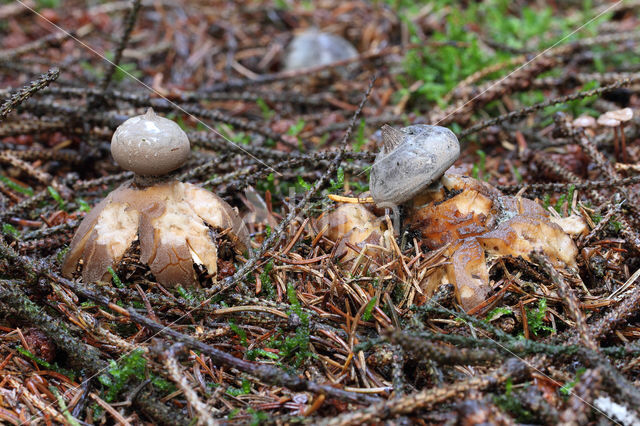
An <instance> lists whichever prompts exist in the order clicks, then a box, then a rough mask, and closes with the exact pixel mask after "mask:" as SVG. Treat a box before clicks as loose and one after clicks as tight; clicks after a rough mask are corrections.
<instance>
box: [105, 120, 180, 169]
mask: <svg viewBox="0 0 640 426" xmlns="http://www.w3.org/2000/svg"><path fill="white" fill-rule="evenodd" d="M190 154H191V147H190V145H189V138H187V134H186V133H185V132H184V131H183V130H182V129H181V128H180V126H178V124H177V123H175V122H173V121H171V120H169V119H167V118H164V117H160V116H158V115H156V114H155V113H154V112H153V109H152V108H149V110H148V111H147V113H146V114H144V115H138V116H136V117H132V118H130V119H128V120H127V121H125V122H124V123H122V124H121V125H120V126H119V127H118V128H117V129H116V131H115V132H114V134H113V138H112V139H111V155H113V159H114V160H115V161H116V163H118V165H119V166H120V167H122V168H123V169H125V170H131V171H132V172H134V173H136V174H138V175H141V176H160V175H164V174H166V173H169V172H171V171H173V170H175V169H177V168H179V167H180V166H182V165H183V164H184V163H185V162H186V161H187V160H188V159H189V155H190Z"/></svg>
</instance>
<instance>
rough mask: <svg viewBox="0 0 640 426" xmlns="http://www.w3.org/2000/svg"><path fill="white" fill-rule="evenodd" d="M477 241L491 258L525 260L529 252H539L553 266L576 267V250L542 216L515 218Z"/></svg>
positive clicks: (572, 244) (561, 231)
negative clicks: (542, 253)
mask: <svg viewBox="0 0 640 426" xmlns="http://www.w3.org/2000/svg"><path fill="white" fill-rule="evenodd" d="M477 239H478V241H479V242H480V243H481V244H482V246H483V247H484V248H485V250H487V252H489V253H492V254H498V255H501V256H507V255H511V256H522V257H523V258H524V259H526V260H529V254H530V253H531V252H532V251H534V250H542V251H543V252H544V253H545V254H546V255H547V256H549V259H550V260H551V262H552V263H553V264H554V266H559V267H562V266H564V265H567V266H570V267H576V256H577V255H578V249H577V247H576V245H575V244H574V242H573V240H572V239H571V237H569V235H567V234H566V233H565V232H564V231H563V230H562V228H560V227H559V226H558V225H556V224H555V223H552V222H550V221H549V220H548V219H546V218H544V217H542V216H537V217H536V216H525V215H519V216H515V217H514V218H512V219H509V220H507V221H505V222H503V223H501V224H500V225H499V226H498V227H497V228H496V229H494V230H493V231H490V232H487V233H486V234H484V235H481V236H478V237H477Z"/></svg>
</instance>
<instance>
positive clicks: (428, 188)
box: [320, 125, 586, 311]
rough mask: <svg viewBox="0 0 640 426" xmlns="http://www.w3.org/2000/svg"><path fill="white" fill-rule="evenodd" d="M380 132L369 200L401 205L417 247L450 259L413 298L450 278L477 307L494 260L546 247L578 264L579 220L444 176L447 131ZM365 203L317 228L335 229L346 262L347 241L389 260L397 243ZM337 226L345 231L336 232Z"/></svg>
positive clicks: (468, 306) (563, 265)
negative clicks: (562, 217) (378, 150)
mask: <svg viewBox="0 0 640 426" xmlns="http://www.w3.org/2000/svg"><path fill="white" fill-rule="evenodd" d="M382 134H383V143H384V145H383V148H382V150H381V152H380V154H379V155H378V157H377V158H376V162H375V164H374V165H373V167H372V172H371V182H370V187H371V193H372V199H371V198H370V199H369V200H368V201H373V202H374V203H375V204H376V205H377V206H378V207H391V208H393V209H394V210H395V211H396V214H397V212H398V211H399V209H398V207H399V206H401V207H402V212H403V226H405V227H406V228H407V229H409V230H411V231H413V232H414V233H415V234H417V235H418V236H419V238H418V239H417V240H416V241H417V242H418V244H419V245H421V246H422V247H424V248H426V249H428V250H442V253H443V255H444V256H445V257H446V258H447V259H448V260H447V261H446V262H443V263H442V264H439V266H437V267H436V268H435V270H434V271H433V272H431V273H429V274H427V275H426V276H425V277H424V278H423V279H422V280H421V282H420V283H419V287H420V289H421V292H422V295H421V297H420V298H419V300H416V302H418V303H419V302H420V301H422V302H424V301H426V300H428V299H429V298H430V297H431V296H432V295H433V294H434V292H435V291H436V289H437V288H438V287H439V286H440V285H441V284H444V283H451V284H453V285H454V287H455V295H456V299H457V301H458V303H459V304H460V306H461V307H462V308H463V309H464V310H465V311H470V310H472V309H473V308H474V307H476V306H478V305H480V304H481V303H483V302H484V301H485V300H486V299H487V297H488V296H489V295H490V293H491V285H490V279H489V269H488V266H487V264H488V259H489V258H495V257H502V256H513V257H521V258H523V259H525V260H530V255H531V253H532V252H534V251H542V252H543V253H544V254H545V255H546V256H548V258H549V259H550V261H551V262H552V263H553V265H554V266H555V267H557V268H560V269H574V268H576V257H577V254H578V249H577V247H576V245H575V243H574V242H573V240H572V238H571V236H570V235H569V234H570V233H571V234H575V233H581V232H584V230H585V229H586V224H585V223H584V221H583V220H582V219H581V218H580V217H578V216H572V217H570V218H565V219H558V218H556V217H552V216H551V215H550V213H549V212H548V211H546V210H545V209H544V208H543V207H542V206H540V205H539V204H538V203H537V202H535V201H533V200H530V199H527V198H522V197H517V196H516V197H513V196H506V195H504V194H502V193H501V192H500V191H499V190H498V189H496V188H494V187H493V186H491V185H490V184H488V183H485V182H481V181H479V180H476V179H473V178H471V177H468V176H463V175H461V174H457V173H456V172H455V171H454V170H451V171H450V172H447V173H445V171H446V170H447V169H449V167H450V166H451V165H452V164H453V163H454V162H455V160H456V159H457V158H458V156H459V152H460V151H459V143H458V140H457V138H456V137H455V135H454V134H453V133H452V132H451V131H450V130H448V129H445V128H442V127H438V126H425V125H420V126H410V127H408V128H405V129H402V130H396V129H393V128H390V127H389V126H385V127H384V128H383V132H382ZM394 189H395V190H394ZM360 203H361V200H360V202H359V203H358V204H355V205H342V206H340V207H338V208H337V209H336V210H335V211H334V212H332V213H329V214H328V215H327V216H326V217H325V218H324V219H323V221H320V225H323V224H324V225H325V227H326V228H327V230H328V231H331V232H328V233H327V234H326V235H327V236H328V237H329V238H330V239H332V240H334V241H336V243H337V244H338V247H337V251H336V253H337V254H343V252H345V251H347V254H346V256H345V258H343V260H347V261H350V260H353V259H354V258H355V257H357V256H358V254H357V253H355V252H354V251H353V250H351V251H348V250H347V249H346V247H348V246H349V245H351V246H352V247H369V250H370V251H368V252H367V255H368V256H369V257H370V258H371V259H372V260H374V261H375V262H376V263H377V264H378V265H384V264H386V263H387V262H388V261H389V260H390V257H391V256H392V253H393V251H392V250H385V248H389V247H391V246H392V244H393V242H392V241H391V240H390V238H391V239H393V234H392V230H389V227H388V226H384V221H382V220H381V218H380V217H378V216H376V215H375V214H374V213H373V211H374V209H370V207H371V205H370V204H369V205H368V206H367V207H369V208H367V207H365V206H364V205H362V204H360ZM347 216H349V218H346V217H347ZM569 225H571V226H569ZM576 225H577V226H576ZM320 227H321V226H320ZM338 227H340V229H342V232H336V231H335V229H334V228H336V229H337V228H338ZM563 228H564V229H563ZM396 231H397V230H396ZM347 243H349V244H347ZM372 249H373V250H372ZM385 256H387V258H385Z"/></svg>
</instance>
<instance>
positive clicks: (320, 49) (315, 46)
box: [284, 28, 358, 71]
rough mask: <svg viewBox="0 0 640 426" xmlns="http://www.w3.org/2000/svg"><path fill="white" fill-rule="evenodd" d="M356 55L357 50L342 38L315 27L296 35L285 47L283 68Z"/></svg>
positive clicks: (333, 60) (328, 61)
mask: <svg viewBox="0 0 640 426" xmlns="http://www.w3.org/2000/svg"><path fill="white" fill-rule="evenodd" d="M355 56H358V51H357V50H356V48H355V47H353V46H352V45H351V43H349V42H348V41H347V40H345V39H344V38H342V37H340V36H338V35H335V34H330V33H323V32H320V31H318V30H317V29H315V28H314V29H310V30H307V31H305V32H304V33H302V34H299V35H297V36H296V37H294V39H293V40H292V41H291V43H290V44H289V46H288V47H287V54H286V58H285V61H284V62H285V70H288V71H291V70H298V69H303V68H309V67H316V66H321V65H328V64H331V63H333V62H337V61H342V60H344V59H351V58H353V57H355Z"/></svg>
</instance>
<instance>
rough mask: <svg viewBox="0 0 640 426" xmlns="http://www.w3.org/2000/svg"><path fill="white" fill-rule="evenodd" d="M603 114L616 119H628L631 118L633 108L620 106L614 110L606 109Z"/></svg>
mask: <svg viewBox="0 0 640 426" xmlns="http://www.w3.org/2000/svg"><path fill="white" fill-rule="evenodd" d="M604 115H605V116H606V117H608V118H613V119H615V120H618V121H629V120H631V119H632V118H633V110H632V109H631V108H622V109H617V110H614V111H607V112H606V113H605V114H604Z"/></svg>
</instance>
